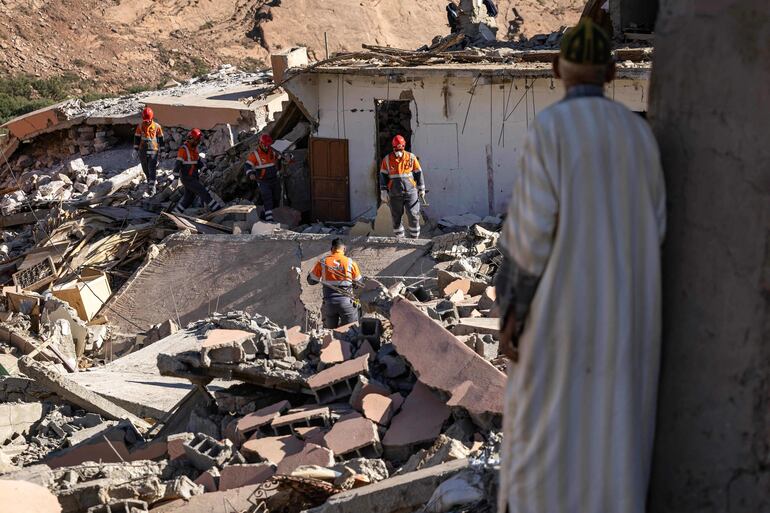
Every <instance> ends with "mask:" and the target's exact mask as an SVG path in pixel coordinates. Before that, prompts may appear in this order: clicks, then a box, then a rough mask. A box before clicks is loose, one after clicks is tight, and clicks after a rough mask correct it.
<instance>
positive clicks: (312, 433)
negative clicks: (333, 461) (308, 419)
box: [295, 427, 329, 447]
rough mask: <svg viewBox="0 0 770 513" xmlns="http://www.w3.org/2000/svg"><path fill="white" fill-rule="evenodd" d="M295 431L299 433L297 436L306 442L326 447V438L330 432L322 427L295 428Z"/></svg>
mask: <svg viewBox="0 0 770 513" xmlns="http://www.w3.org/2000/svg"><path fill="white" fill-rule="evenodd" d="M295 431H296V432H297V436H298V437H300V438H301V439H302V440H304V441H305V442H310V443H312V444H316V445H320V446H321V447H326V441H325V440H324V436H325V435H326V433H328V432H329V429H327V428H321V427H298V428H295Z"/></svg>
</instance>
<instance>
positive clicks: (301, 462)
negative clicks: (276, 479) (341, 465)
mask: <svg viewBox="0 0 770 513" xmlns="http://www.w3.org/2000/svg"><path fill="white" fill-rule="evenodd" d="M306 465H318V466H321V467H331V466H332V465H334V453H333V452H332V451H331V450H329V449H327V448H326V447H321V446H320V445H316V444H313V443H306V444H305V445H304V446H303V447H302V449H301V450H300V451H299V452H296V453H294V454H291V455H289V456H286V457H285V458H284V459H283V460H281V463H279V464H278V468H277V469H276V474H281V475H286V476H287V475H291V473H292V472H294V470H296V469H297V468H299V467H302V466H306Z"/></svg>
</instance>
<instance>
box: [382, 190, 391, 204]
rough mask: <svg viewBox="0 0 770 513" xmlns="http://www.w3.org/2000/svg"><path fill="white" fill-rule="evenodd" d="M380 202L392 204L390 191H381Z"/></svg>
mask: <svg viewBox="0 0 770 513" xmlns="http://www.w3.org/2000/svg"><path fill="white" fill-rule="evenodd" d="M380 201H382V202H383V203H389V202H390V195H389V194H388V191H386V190H382V191H380Z"/></svg>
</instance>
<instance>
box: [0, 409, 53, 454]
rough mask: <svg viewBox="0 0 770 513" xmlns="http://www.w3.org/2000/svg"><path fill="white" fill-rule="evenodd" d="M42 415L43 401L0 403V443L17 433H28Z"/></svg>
mask: <svg viewBox="0 0 770 513" xmlns="http://www.w3.org/2000/svg"><path fill="white" fill-rule="evenodd" d="M42 417H43V404H42V403H6V404H0V445H2V444H3V443H4V442H5V441H7V440H9V439H11V438H13V437H14V436H16V435H26V434H28V433H29V428H31V427H32V425H33V424H35V423H36V422H38V421H39V420H40V419H41V418H42Z"/></svg>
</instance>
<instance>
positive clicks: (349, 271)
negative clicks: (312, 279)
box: [321, 257, 353, 287]
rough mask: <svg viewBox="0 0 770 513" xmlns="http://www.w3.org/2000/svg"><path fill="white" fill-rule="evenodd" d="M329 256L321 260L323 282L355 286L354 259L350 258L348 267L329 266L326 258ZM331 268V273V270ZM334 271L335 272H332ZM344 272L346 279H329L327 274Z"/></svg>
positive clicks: (337, 274) (340, 285)
mask: <svg viewBox="0 0 770 513" xmlns="http://www.w3.org/2000/svg"><path fill="white" fill-rule="evenodd" d="M328 258H329V257H326V258H324V259H323V260H321V283H327V284H329V285H336V286H339V287H352V286H353V260H351V259H348V265H347V267H344V268H343V266H342V265H335V266H329V265H327V264H326V260H327V259H328ZM330 270H331V273H330V272H329V271H330ZM332 273H333V274H332ZM341 273H344V277H345V278H346V279H344V280H329V279H327V276H329V275H330V274H332V275H336V276H339V275H340V274H341Z"/></svg>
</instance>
